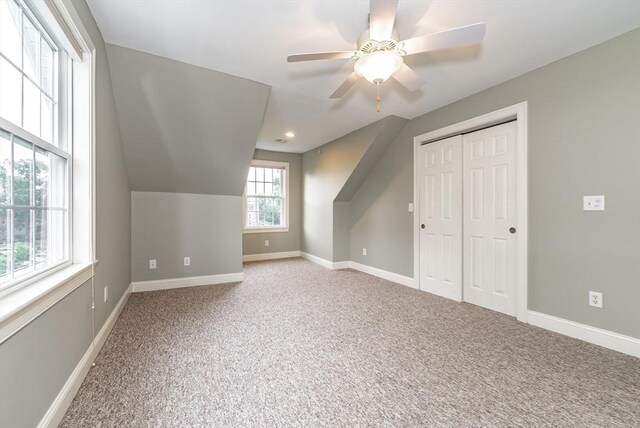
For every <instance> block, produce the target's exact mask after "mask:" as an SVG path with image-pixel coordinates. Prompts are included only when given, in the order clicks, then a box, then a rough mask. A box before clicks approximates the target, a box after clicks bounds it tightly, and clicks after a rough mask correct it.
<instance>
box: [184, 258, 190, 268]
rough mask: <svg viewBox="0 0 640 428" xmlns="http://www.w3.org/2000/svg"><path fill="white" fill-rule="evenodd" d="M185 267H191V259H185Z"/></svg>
mask: <svg viewBox="0 0 640 428" xmlns="http://www.w3.org/2000/svg"><path fill="white" fill-rule="evenodd" d="M184 265H185V266H191V257H185V258H184Z"/></svg>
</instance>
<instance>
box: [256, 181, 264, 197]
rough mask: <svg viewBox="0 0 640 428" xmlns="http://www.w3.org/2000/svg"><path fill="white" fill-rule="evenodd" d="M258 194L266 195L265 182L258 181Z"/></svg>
mask: <svg viewBox="0 0 640 428" xmlns="http://www.w3.org/2000/svg"><path fill="white" fill-rule="evenodd" d="M256 195H264V183H256Z"/></svg>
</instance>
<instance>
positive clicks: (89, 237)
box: [0, 0, 98, 343]
mask: <svg viewBox="0 0 640 428" xmlns="http://www.w3.org/2000/svg"><path fill="white" fill-rule="evenodd" d="M27 1H28V3H29V5H30V6H31V5H32V4H36V5H38V7H36V8H39V7H40V6H43V5H45V6H47V7H49V8H50V9H51V10H52V14H51V16H53V17H54V18H55V20H56V23H57V25H59V26H60V27H61V28H62V29H63V33H64V34H65V35H67V37H69V36H70V37H73V41H72V42H70V43H72V44H75V45H77V46H78V47H80V49H81V50H82V51H81V52H80V54H81V64H80V63H78V62H74V63H73V64H74V69H73V77H74V82H73V96H74V100H73V102H74V107H73V123H74V127H73V129H72V132H73V141H83V142H85V144H76V145H75V147H73V156H72V166H71V170H72V173H71V176H72V177H73V183H72V184H71V185H72V186H73V187H72V191H70V195H69V197H70V201H69V210H70V213H71V215H70V217H71V218H73V223H72V224H71V227H72V236H71V243H70V248H69V253H70V256H71V257H72V259H71V261H70V262H67V263H65V264H64V265H61V266H57V267H56V268H54V269H50V270H47V271H45V272H41V273H40V274H41V275H38V276H35V277H33V278H31V279H30V280H29V281H26V282H27V285H25V286H23V287H19V288H17V289H16V290H15V291H14V292H12V293H11V294H8V295H7V296H4V297H2V298H0V299H1V303H0V343H2V342H4V341H5V340H7V339H8V338H9V337H11V336H12V335H14V334H15V333H17V332H18V331H20V330H21V329H22V328H24V327H25V326H26V325H28V324H29V323H30V322H31V321H33V320H34V319H35V318H37V317H38V316H40V315H41V314H42V313H44V312H45V311H46V310H47V309H48V308H50V307H51V306H53V305H54V304H55V303H57V302H58V301H60V300H62V299H63V298H64V297H66V296H67V295H68V294H70V293H71V292H72V291H74V290H75V289H77V288H78V287H79V286H80V285H82V284H84V283H85V282H86V281H89V280H91V279H92V278H93V277H94V274H95V266H96V265H97V263H98V261H97V260H96V259H95V254H96V249H95V236H96V230H95V224H96V221H95V206H96V200H95V170H96V167H95V145H96V126H95V123H96V118H95V110H96V108H95V107H96V101H95V88H96V55H95V53H96V48H95V45H94V44H93V42H92V41H91V38H90V36H89V33H88V32H87V30H86V29H85V28H84V25H83V24H82V21H81V19H80V17H79V15H78V13H77V12H76V10H75V9H74V6H73V3H72V1H71V0H52V1H47V2H32V1H30V0H27ZM54 24H55V23H51V22H48V25H49V26H55V25H54ZM57 34H61V33H60V32H58V33H57ZM69 53H70V54H71V52H69ZM76 53H77V52H76ZM71 56H72V57H73V58H74V59H75V60H76V61H77V60H78V59H79V57H76V55H73V54H71ZM77 100H81V101H82V102H81V103H77ZM16 134H17V133H16ZM79 152H81V153H79Z"/></svg>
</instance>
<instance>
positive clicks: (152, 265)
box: [149, 260, 157, 269]
mask: <svg viewBox="0 0 640 428" xmlns="http://www.w3.org/2000/svg"><path fill="white" fill-rule="evenodd" d="M156 267H157V262H156V261H155V260H149V269H155V268H156Z"/></svg>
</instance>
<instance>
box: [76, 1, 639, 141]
mask: <svg viewBox="0 0 640 428" xmlns="http://www.w3.org/2000/svg"><path fill="white" fill-rule="evenodd" d="M88 3H89V6H90V7H91V11H92V13H93V14H94V16H95V18H96V21H97V23H98V26H99V27H100V29H101V31H102V34H103V36H104V38H105V40H106V41H107V42H109V43H113V44H116V45H119V46H125V47H128V48H133V49H138V50H141V51H144V52H149V53H153V54H156V55H161V56H163V57H167V58H172V59H175V60H179V61H184V62H186V63H189V64H195V65H199V66H202V67H206V68H210V69H212V70H217V71H222V72H226V73H231V74H233V75H236V76H240V77H244V78H248V79H252V80H255V81H258V82H263V83H266V84H269V85H271V86H272V87H273V89H272V92H271V98H272V99H271V100H270V101H269V105H268V107H267V114H266V116H265V121H264V126H263V128H262V132H261V133H260V135H259V137H258V144H257V147H258V148H262V149H268V150H280V151H290V152H296V153H304V152H306V151H308V150H310V149H312V148H314V147H318V146H320V145H322V144H324V143H326V142H328V141H332V140H334V139H336V138H338V137H340V136H342V135H345V134H347V133H349V132H351V131H353V130H356V129H358V128H361V127H363V126H364V125H366V124H369V123H372V122H374V121H376V120H378V119H380V118H382V117H383V115H391V114H392V115H396V116H400V117H404V118H407V119H411V118H414V117H416V116H419V115H422V114H424V113H427V112H429V111H432V110H435V109H437V108H440V107H442V106H445V105H447V104H450V103H452V102H454V101H456V100H460V99H462V98H465V97H467V96H469V95H472V94H474V93H477V92H479V91H481V90H484V89H487V88H489V87H491V86H494V85H497V84H499V83H501V82H504V81H506V80H509V79H512V78H514V77H516V76H518V75H521V74H524V73H526V72H528V71H531V70H533V69H536V68H538V67H541V66H543V65H545V64H548V63H550V62H552V61H556V60H558V59H560V58H563V57H565V56H568V55H571V54H573V53H576V52H578V51H580V50H583V49H586V48H588V47H591V46H593V45H595V44H598V43H602V42H604V41H605V40H608V39H611V38H613V37H615V36H617V35H620V34H622V33H624V32H627V31H630V30H632V29H634V28H637V27H638V26H640V2H639V1H637V0H609V1H604V0H602V1H600V0H588V1H586V0H555V1H554V0H509V1H500V0H483V1H479V0H456V1H448V0H400V2H399V4H398V15H397V21H396V27H397V29H398V31H399V33H400V36H401V37H402V38H410V37H414V36H418V35H423V34H429V33H432V32H436V31H441V30H445V29H448V28H454V27H459V26H462V25H468V24H472V23H475V22H485V23H486V24H487V35H486V38H485V40H484V42H483V43H482V44H481V45H476V46H471V47H467V48H463V49H450V50H443V51H437V52H431V53H429V54H425V55H416V56H412V57H407V64H408V65H410V66H411V67H413V68H414V69H415V70H416V72H417V73H418V74H419V75H420V76H421V77H422V78H423V79H424V80H425V81H426V85H425V87H424V88H422V89H421V90H419V91H417V92H413V93H411V92H408V91H406V90H405V89H403V88H402V87H401V86H400V85H398V84H397V83H396V82H395V81H394V80H390V81H388V82H385V83H384V84H383V85H382V87H381V88H380V89H381V95H382V114H377V113H376V112H375V97H376V93H375V91H376V88H375V86H374V85H371V84H370V83H368V82H366V81H360V82H359V83H358V84H356V86H355V87H354V88H352V90H350V91H349V92H348V93H347V95H346V96H345V97H343V98H342V99H340V100H330V99H329V98H328V97H329V95H330V94H331V93H332V92H333V91H334V90H335V89H336V88H337V87H338V85H340V83H341V82H342V81H343V80H344V79H345V78H346V77H347V76H348V75H349V73H350V72H351V71H352V70H353V68H352V67H353V64H352V63H351V64H350V63H349V62H348V61H347V60H341V61H313V62H308V63H296V64H289V63H287V61H286V57H287V55H288V54H291V53H300V52H318V51H320V52H322V51H331V50H343V49H344V50H348V49H354V48H355V45H356V41H357V39H358V36H359V35H360V33H361V32H362V31H364V30H365V29H366V28H367V14H368V12H369V2H368V1H366V0H340V1H337V0H331V1H330V0H295V1H283V0H242V1H239V0H210V1H186V0H162V1H149V0H126V1H113V0H88ZM289 130H292V131H294V132H295V133H296V137H295V138H294V139H293V140H292V141H291V142H290V143H288V144H284V145H283V144H275V143H273V140H274V139H275V138H278V137H284V133H285V132H286V131H289Z"/></svg>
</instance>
